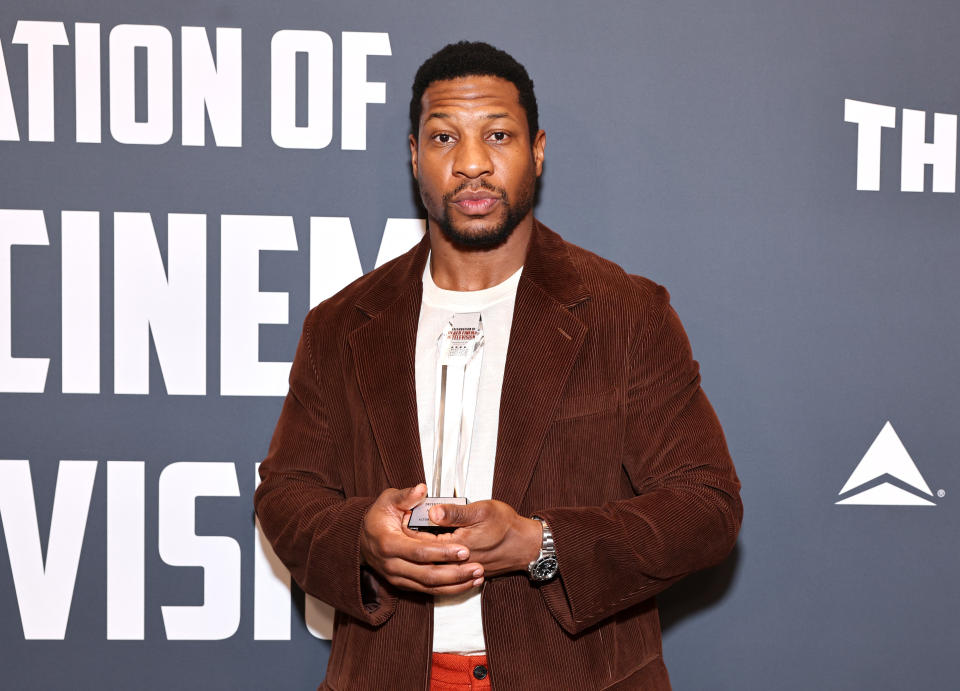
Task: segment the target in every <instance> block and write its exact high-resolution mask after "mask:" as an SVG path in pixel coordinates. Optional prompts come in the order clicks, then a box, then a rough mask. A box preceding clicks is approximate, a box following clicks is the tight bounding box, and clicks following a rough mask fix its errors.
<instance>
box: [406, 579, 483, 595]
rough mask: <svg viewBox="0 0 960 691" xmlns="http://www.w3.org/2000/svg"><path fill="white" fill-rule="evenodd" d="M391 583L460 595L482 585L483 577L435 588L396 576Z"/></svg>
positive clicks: (432, 593)
mask: <svg viewBox="0 0 960 691" xmlns="http://www.w3.org/2000/svg"><path fill="white" fill-rule="evenodd" d="M392 583H393V585H395V586H397V587H398V588H406V589H407V590H416V591H417V592H421V593H427V594H428V595H460V594H461V593H465V592H467V591H468V590H472V589H474V588H477V587H479V586H481V585H483V578H478V579H476V580H473V581H467V582H466V583H458V584H457V585H444V586H440V587H436V588H431V587H427V586H423V585H420V584H419V583H417V582H416V581H411V580H410V579H407V578H396V579H394V580H393V581H392Z"/></svg>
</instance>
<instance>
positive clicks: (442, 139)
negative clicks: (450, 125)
mask: <svg viewBox="0 0 960 691" xmlns="http://www.w3.org/2000/svg"><path fill="white" fill-rule="evenodd" d="M433 139H434V141H436V142H439V143H440V144H449V143H450V142H452V141H453V137H452V136H451V135H450V134H448V133H446V132H438V133H437V134H435V135H433Z"/></svg>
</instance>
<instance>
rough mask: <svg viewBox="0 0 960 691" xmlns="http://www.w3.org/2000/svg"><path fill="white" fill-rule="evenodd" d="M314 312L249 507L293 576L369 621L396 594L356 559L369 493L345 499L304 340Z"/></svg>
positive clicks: (378, 617) (382, 616)
mask: <svg viewBox="0 0 960 691" xmlns="http://www.w3.org/2000/svg"><path fill="white" fill-rule="evenodd" d="M316 312H317V311H316V310H313V311H312V312H310V314H308V315H307V318H306V320H305V322H304V328H303V334H302V335H301V337H300V343H299V345H298V346H297V354H296V356H295V358H294V361H293V366H292V368H291V370H290V390H289V392H288V393H287V397H286V400H285V401H284V404H283V409H282V410H281V413H280V418H279V420H278V421H277V426H276V429H275V430H274V433H273V438H272V439H271V441H270V448H269V451H268V453H267V457H266V459H265V460H264V461H263V463H262V464H261V465H260V478H261V484H260V486H259V487H258V488H257V491H256V494H255V495H254V507H255V510H256V513H257V516H258V518H259V519H260V525H261V527H262V528H263V532H264V534H265V535H266V537H267V539H268V540H269V541H270V543H271V545H273V548H274V550H275V551H276V553H277V556H278V557H279V558H280V560H281V561H282V562H283V563H284V565H286V567H287V568H288V569H289V570H290V573H291V575H292V576H293V578H294V580H295V581H296V582H297V583H298V584H299V585H300V587H301V588H303V590H304V592H307V593H310V594H311V595H314V596H316V597H318V598H319V599H321V600H323V601H324V602H327V603H329V604H330V605H332V606H333V607H334V608H335V609H337V610H339V611H341V612H343V613H345V614H348V615H350V616H352V617H355V618H357V619H359V620H361V621H364V622H366V623H368V624H371V625H374V626H377V625H380V624H382V623H383V622H385V621H386V620H387V619H389V617H390V615H391V614H393V611H394V609H395V606H396V596H395V595H394V594H392V593H391V592H389V591H388V590H387V589H386V588H385V587H384V586H383V584H382V583H381V582H380V581H379V579H377V578H376V576H375V575H374V574H373V572H371V571H370V570H369V569H368V568H367V567H365V566H363V565H362V560H361V556H360V528H361V525H362V523H363V518H364V515H365V514H366V511H367V509H368V508H369V507H370V505H371V504H372V503H373V502H374V500H375V499H376V498H375V497H349V498H347V497H346V495H345V493H344V489H343V483H342V481H341V478H340V472H339V469H340V468H341V467H342V464H341V462H340V460H341V459H339V458H338V451H337V446H336V444H335V440H334V434H333V433H332V430H331V421H330V417H329V416H328V414H327V410H326V407H325V397H324V391H323V387H322V386H321V378H320V376H319V374H318V371H317V366H316V364H317V363H316V362H315V359H314V358H315V355H314V352H313V348H312V341H311V339H312V338H313V337H314V336H313V332H312V322H313V320H314V319H316V318H317V314H316Z"/></svg>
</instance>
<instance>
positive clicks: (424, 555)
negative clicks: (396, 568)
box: [383, 531, 470, 564]
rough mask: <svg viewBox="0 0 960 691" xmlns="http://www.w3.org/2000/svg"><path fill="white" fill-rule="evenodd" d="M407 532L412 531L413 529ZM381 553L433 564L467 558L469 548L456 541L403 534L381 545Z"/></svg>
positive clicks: (418, 562)
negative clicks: (441, 541)
mask: <svg viewBox="0 0 960 691" xmlns="http://www.w3.org/2000/svg"><path fill="white" fill-rule="evenodd" d="M409 532H411V533H412V532H413V531H409ZM427 535H429V533H427ZM430 537H433V536H430ZM383 554H384V555H385V556H387V557H393V558H398V559H403V560H404V561H409V562H414V563H417V564H434V563H437V562H462V561H464V560H465V559H467V558H469V556H470V550H469V549H467V548H466V547H465V546H463V545H461V544H457V543H440V542H435V541H431V540H429V538H422V537H420V536H419V535H417V536H416V537H407V536H406V535H404V536H401V537H396V538H394V539H391V540H390V541H389V542H388V543H386V544H385V545H384V547H383Z"/></svg>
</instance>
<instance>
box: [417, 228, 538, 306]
mask: <svg viewBox="0 0 960 691" xmlns="http://www.w3.org/2000/svg"><path fill="white" fill-rule="evenodd" d="M427 232H429V233H430V275H431V276H433V282H434V283H435V284H436V285H437V286H438V287H439V288H443V289H444V290H459V291H467V290H483V289H484V288H490V287H492V286H495V285H497V284H499V283H503V282H504V281H505V280H507V279H508V278H510V276H512V275H513V274H515V273H516V272H517V270H518V269H519V268H520V267H521V266H523V262H524V260H525V259H526V256H527V247H528V246H529V244H530V237H531V235H532V234H533V212H532V211H531V212H530V213H529V214H527V215H526V216H525V217H524V218H523V220H521V221H520V223H518V224H517V227H516V228H514V229H513V232H512V233H510V237H508V238H507V239H506V241H505V242H504V243H503V244H500V245H497V246H496V247H493V248H491V249H473V248H471V249H464V248H463V247H461V246H459V245H455V244H453V243H452V242H450V240H449V239H448V238H447V236H446V235H445V234H444V233H443V231H442V230H440V229H439V228H438V227H437V225H436V224H435V223H434V222H433V221H430V222H428V228H427Z"/></svg>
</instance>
